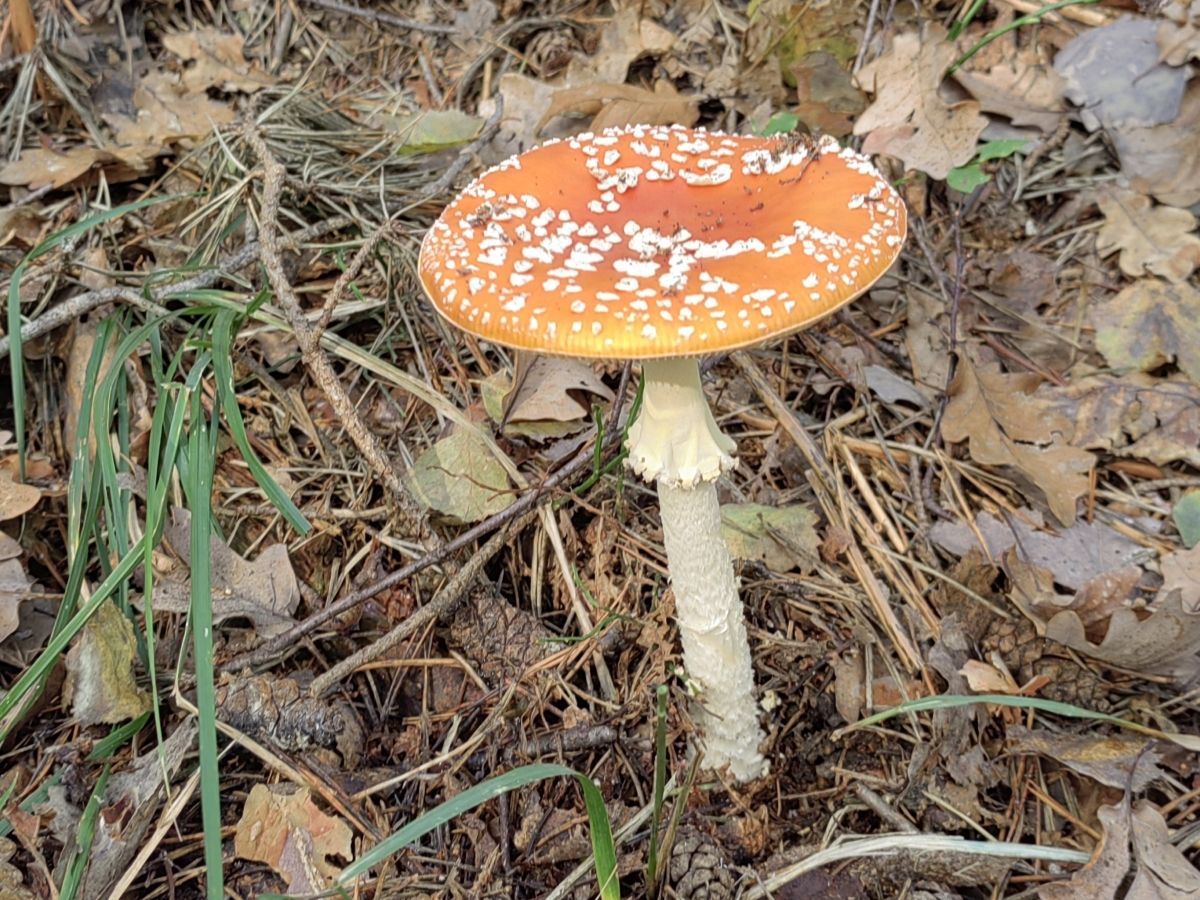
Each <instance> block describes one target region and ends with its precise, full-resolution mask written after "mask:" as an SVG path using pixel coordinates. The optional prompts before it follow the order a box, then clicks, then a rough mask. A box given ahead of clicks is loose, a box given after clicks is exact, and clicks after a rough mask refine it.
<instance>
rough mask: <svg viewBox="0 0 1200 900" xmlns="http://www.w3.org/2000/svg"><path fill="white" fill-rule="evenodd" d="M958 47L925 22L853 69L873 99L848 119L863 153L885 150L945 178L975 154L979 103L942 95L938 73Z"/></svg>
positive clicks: (981, 120)
mask: <svg viewBox="0 0 1200 900" xmlns="http://www.w3.org/2000/svg"><path fill="white" fill-rule="evenodd" d="M957 55H958V51H957V50H955V49H954V45H953V44H952V43H950V42H949V41H947V40H946V33H945V30H944V29H942V28H941V27H939V26H930V27H928V28H927V29H926V30H925V33H924V34H917V33H916V32H907V33H905V34H899V35H897V36H896V39H895V40H894V41H893V42H892V46H891V48H890V49H889V50H888V51H887V52H886V53H884V54H883V56H881V57H879V59H877V60H875V61H874V62H872V63H870V64H868V65H866V66H864V67H863V68H862V69H861V70H860V71H859V73H858V84H859V86H860V87H862V88H863V89H864V90H866V91H868V92H869V93H873V94H874V95H875V102H874V103H872V104H871V105H870V106H869V107H868V108H867V110H866V111H865V112H864V113H863V114H862V115H861V116H859V119H858V121H857V122H856V123H855V124H854V133H855V134H865V135H867V138H866V140H865V141H864V142H863V152H864V153H872V154H874V153H886V154H888V155H889V156H895V157H897V158H898V159H900V160H903V162H904V164H905V165H906V166H907V167H908V168H910V169H920V170H921V171H922V172H927V173H929V174H930V175H932V176H933V177H934V178H945V177H946V175H947V174H948V173H949V171H950V170H951V169H953V168H954V167H955V166H961V165H963V164H964V163H966V162H968V161H969V160H970V159H971V157H972V156H974V155H975V147H976V143H977V142H978V139H979V135H980V134H982V133H983V129H984V128H985V127H986V126H987V119H986V118H985V117H984V116H983V115H982V114H980V111H979V103H978V102H977V101H975V100H962V101H958V102H955V103H951V102H948V101H946V100H944V99H943V98H942V95H941V94H940V93H939V88H940V86H941V83H942V75H943V73H945V71H946V69H947V67H948V66H949V65H950V64H951V63H953V62H954V59H955V57H956V56H957Z"/></svg>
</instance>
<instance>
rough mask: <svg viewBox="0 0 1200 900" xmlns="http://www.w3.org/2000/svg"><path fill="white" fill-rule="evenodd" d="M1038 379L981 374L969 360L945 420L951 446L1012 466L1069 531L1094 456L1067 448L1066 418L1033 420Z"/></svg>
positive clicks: (960, 369)
mask: <svg viewBox="0 0 1200 900" xmlns="http://www.w3.org/2000/svg"><path fill="white" fill-rule="evenodd" d="M1039 381H1040V379H1039V377H1038V376H1036V375H1028V374H1022V375H1008V374H1004V373H1001V372H997V371H995V370H991V369H976V367H975V365H974V364H973V363H972V362H971V361H970V360H969V359H968V358H966V357H965V356H964V357H963V358H962V359H961V360H960V361H959V364H958V369H957V371H956V372H955V373H954V381H953V382H952V383H951V385H950V390H949V392H948V393H949V397H950V402H949V403H948V404H947V405H946V412H945V416H944V417H943V420H942V433H943V435H944V436H945V438H946V440H948V441H951V442H954V443H958V442H960V441H967V446H968V449H969V450H970V453H971V458H972V459H974V460H975V461H976V462H978V463H981V464H983V465H999V466H1011V467H1013V468H1014V469H1016V470H1017V471H1018V472H1020V473H1021V474H1023V475H1024V476H1025V477H1027V478H1028V479H1029V480H1030V481H1031V482H1032V483H1033V484H1034V485H1035V486H1037V488H1039V489H1040V490H1041V491H1042V493H1043V494H1045V497H1046V502H1047V504H1048V505H1049V506H1050V510H1051V512H1053V513H1054V515H1055V517H1056V518H1057V519H1058V520H1059V521H1060V522H1062V523H1063V524H1064V525H1070V524H1071V523H1072V522H1074V521H1075V502H1076V500H1078V499H1079V498H1080V497H1082V496H1083V495H1084V494H1085V493H1087V490H1088V485H1089V481H1088V472H1090V471H1091V469H1092V466H1093V465H1094V462H1095V461H1094V460H1093V458H1092V455H1091V454H1090V453H1087V452H1085V451H1083V450H1079V449H1077V448H1075V447H1071V446H1069V445H1067V444H1066V443H1065V442H1064V441H1063V439H1062V434H1063V433H1064V429H1065V428H1066V427H1067V426H1069V424H1070V423H1069V422H1068V421H1067V420H1066V419H1065V417H1055V416H1052V415H1045V416H1038V417H1033V416H1030V415H1029V408H1028V403H1029V397H1030V395H1031V394H1032V393H1033V391H1034V389H1035V388H1036V387H1037V384H1038V382H1039Z"/></svg>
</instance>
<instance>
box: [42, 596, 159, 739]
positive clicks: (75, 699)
mask: <svg viewBox="0 0 1200 900" xmlns="http://www.w3.org/2000/svg"><path fill="white" fill-rule="evenodd" d="M136 659H137V640H136V639H135V638H134V634H133V623H132V622H130V621H129V619H128V618H126V616H125V615H124V613H122V612H121V611H120V610H119V609H117V607H116V605H115V604H113V603H101V604H100V607H99V609H97V610H96V614H95V615H94V616H92V618H91V619H90V620H89V621H88V623H87V625H85V626H84V627H83V630H82V631H81V632H80V633H79V637H78V638H76V640H75V643H74V644H73V645H72V647H71V650H70V652H69V653H67V679H66V681H65V682H64V684H63V699H64V700H65V701H66V702H67V703H68V704H70V706H71V712H72V714H73V715H74V716H75V718H76V719H77V720H78V721H79V723H80V724H81V725H102V724H107V725H112V724H115V723H117V722H124V721H126V720H127V719H135V718H137V717H138V716H140V715H141V714H142V713H144V712H146V711H147V710H148V709H150V696H149V694H147V693H146V691H144V690H142V689H141V688H139V687H138V685H137V679H136V677H135V675H134V663H135V661H136Z"/></svg>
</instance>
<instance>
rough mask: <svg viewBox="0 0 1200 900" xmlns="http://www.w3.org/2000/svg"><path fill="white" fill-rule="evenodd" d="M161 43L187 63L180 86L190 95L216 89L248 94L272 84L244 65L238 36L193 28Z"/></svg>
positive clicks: (267, 77) (261, 73) (263, 74)
mask: <svg viewBox="0 0 1200 900" xmlns="http://www.w3.org/2000/svg"><path fill="white" fill-rule="evenodd" d="M162 43H163V46H164V47H166V48H167V50H169V51H170V52H171V53H173V54H175V56H177V57H179V58H180V59H182V60H183V61H185V62H186V63H188V66H187V67H186V68H185V69H184V72H183V84H184V87H186V88H187V89H188V91H190V92H193V93H200V92H202V91H205V90H208V89H209V88H218V89H219V90H222V91H226V92H234V91H237V92H241V93H246V94H250V93H254V92H255V91H260V90H262V89H263V88H265V87H269V86H270V85H272V84H274V83H275V79H274V78H272V77H271V76H270V75H268V74H267V73H266V72H264V71H262V70H261V69H260V68H258V66H256V65H253V64H252V63H250V62H247V60H246V57H245V55H244V54H243V48H244V47H245V44H246V41H245V39H244V38H243V37H242V36H241V35H240V34H236V33H234V32H228V33H227V32H222V31H218V30H217V29H216V28H194V29H192V30H191V31H181V32H176V33H174V34H164V35H163V36H162Z"/></svg>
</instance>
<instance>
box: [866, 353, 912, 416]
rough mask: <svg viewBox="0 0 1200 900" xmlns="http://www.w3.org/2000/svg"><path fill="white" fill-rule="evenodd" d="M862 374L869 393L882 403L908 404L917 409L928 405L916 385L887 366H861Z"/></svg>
mask: <svg viewBox="0 0 1200 900" xmlns="http://www.w3.org/2000/svg"><path fill="white" fill-rule="evenodd" d="M862 374H863V378H864V379H865V380H866V383H867V387H868V388H870V389H871V393H873V394H874V395H875V396H876V397H878V398H879V399H880V400H882V401H883V402H884V403H909V404H912V405H913V406H915V407H917V409H921V408H923V407H926V406H928V405H929V400H928V399H927V398H926V397H925V395H924V394H922V393H921V392H920V391H919V390H917V388H916V385H914V384H913V383H912V382H911V381H909V380H908V379H907V378H905V377H904V376H903V375H898V374H897V373H895V372H893V371H892V370H891V369H889V368H888V367H887V366H877V365H873V364H872V365H869V366H863V368H862Z"/></svg>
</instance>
